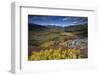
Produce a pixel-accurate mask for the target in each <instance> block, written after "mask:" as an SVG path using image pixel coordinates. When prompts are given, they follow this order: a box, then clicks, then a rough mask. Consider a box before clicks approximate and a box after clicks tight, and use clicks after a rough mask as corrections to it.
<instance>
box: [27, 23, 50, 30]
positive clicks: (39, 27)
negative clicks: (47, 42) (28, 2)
mask: <svg viewBox="0 0 100 76" xmlns="http://www.w3.org/2000/svg"><path fill="white" fill-rule="evenodd" d="M45 29H48V28H47V27H46V26H42V25H38V24H31V23H29V24H28V30H29V31H43V30H45Z"/></svg>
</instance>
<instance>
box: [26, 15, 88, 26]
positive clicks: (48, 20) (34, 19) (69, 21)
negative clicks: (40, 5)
mask: <svg viewBox="0 0 100 76" xmlns="http://www.w3.org/2000/svg"><path fill="white" fill-rule="evenodd" d="M28 23H32V24H39V25H44V26H48V25H55V26H62V27H65V26H71V25H77V24H85V23H88V18H87V17H78V16H77V17H74V16H50V15H28Z"/></svg>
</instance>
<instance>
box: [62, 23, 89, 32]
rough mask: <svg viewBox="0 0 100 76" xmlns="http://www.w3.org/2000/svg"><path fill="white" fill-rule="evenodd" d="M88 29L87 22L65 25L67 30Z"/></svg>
mask: <svg viewBox="0 0 100 76" xmlns="http://www.w3.org/2000/svg"><path fill="white" fill-rule="evenodd" d="M87 29H88V26H87V24H80V25H71V26H67V27H64V30H65V31H66V32H74V31H82V30H87Z"/></svg>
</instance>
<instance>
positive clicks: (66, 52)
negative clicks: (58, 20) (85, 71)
mask: <svg viewBox="0 0 100 76" xmlns="http://www.w3.org/2000/svg"><path fill="white" fill-rule="evenodd" d="M87 25H88V24H87V23H84V24H79V25H71V26H65V27H62V26H57V25H47V26H43V25H39V24H33V23H28V60H29V61H33V60H59V59H84V58H88V39H87V38H88V27H87Z"/></svg>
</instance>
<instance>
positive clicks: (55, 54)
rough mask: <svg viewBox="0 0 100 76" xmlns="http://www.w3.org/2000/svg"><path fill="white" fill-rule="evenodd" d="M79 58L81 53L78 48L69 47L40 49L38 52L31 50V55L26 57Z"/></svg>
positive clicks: (32, 58)
mask: <svg viewBox="0 0 100 76" xmlns="http://www.w3.org/2000/svg"><path fill="white" fill-rule="evenodd" d="M78 58H81V53H80V50H79V49H75V48H71V49H66V50H62V49H61V48H58V49H51V48H50V49H49V50H41V51H39V52H36V51H33V52H32V55H31V56H29V57H28V60H29V61H31V60H57V59H78Z"/></svg>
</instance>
